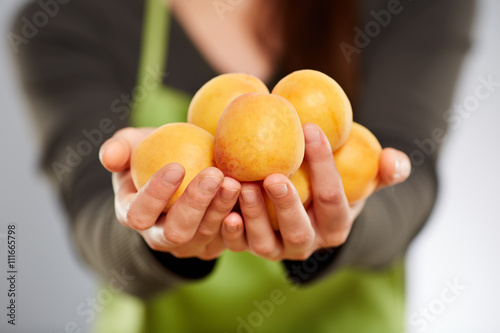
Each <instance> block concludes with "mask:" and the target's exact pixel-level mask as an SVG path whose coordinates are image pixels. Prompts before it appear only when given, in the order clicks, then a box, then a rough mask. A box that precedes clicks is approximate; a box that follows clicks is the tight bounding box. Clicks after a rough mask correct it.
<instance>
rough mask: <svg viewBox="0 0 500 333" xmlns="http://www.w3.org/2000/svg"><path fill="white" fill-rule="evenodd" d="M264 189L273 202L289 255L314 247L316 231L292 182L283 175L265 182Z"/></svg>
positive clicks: (271, 177)
mask: <svg viewBox="0 0 500 333" xmlns="http://www.w3.org/2000/svg"><path fill="white" fill-rule="evenodd" d="M263 185H264V189H265V190H266V192H267V194H268V196H269V198H270V199H271V201H272V202H273V206H274V210H275V212H276V217H277V219H278V224H279V228H280V233H281V237H282V239H283V244H284V245H285V250H286V251H287V253H291V254H295V253H304V251H305V250H308V249H310V248H311V247H312V244H313V242H314V229H313V227H312V225H311V222H310V220H309V217H308V216H307V213H306V211H305V209H304V205H303V204H302V202H301V201H300V198H299V195H298V193H297V190H296V189H295V187H294V186H293V184H292V182H291V181H290V180H289V179H288V177H286V176H285V175H282V174H273V175H270V176H268V177H267V178H266V179H265V180H264V184H263Z"/></svg>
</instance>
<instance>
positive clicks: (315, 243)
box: [222, 124, 411, 260]
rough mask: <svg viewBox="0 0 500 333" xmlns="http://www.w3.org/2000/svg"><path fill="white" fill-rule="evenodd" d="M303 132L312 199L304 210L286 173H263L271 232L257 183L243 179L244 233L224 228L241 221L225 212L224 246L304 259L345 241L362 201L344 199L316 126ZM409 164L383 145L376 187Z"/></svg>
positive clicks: (400, 177)
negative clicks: (272, 213) (271, 215)
mask: <svg viewBox="0 0 500 333" xmlns="http://www.w3.org/2000/svg"><path fill="white" fill-rule="evenodd" d="M304 135H305V139H306V156H305V158H306V161H307V163H308V165H309V170H310V178H311V179H310V181H311V187H312V195H313V201H312V204H311V205H310V206H309V208H308V209H307V211H306V210H305V209H304V207H303V205H302V203H301V202H300V199H299V197H298V194H297V191H296V189H295V187H294V186H293V184H292V182H291V181H290V180H289V179H288V178H287V177H286V176H284V175H281V174H273V175H270V176H268V177H267V178H266V179H265V180H264V184H263V185H264V188H265V191H266V192H267V194H268V195H269V197H270V198H271V200H272V202H273V204H274V207H275V210H276V216H277V218H278V223H279V228H280V231H279V233H276V232H275V231H274V230H273V229H272V228H271V223H270V222H269V218H268V215H267V210H266V207H265V204H264V199H263V197H262V194H261V191H260V188H259V186H258V185H257V184H255V183H243V184H242V189H241V194H240V200H239V202H240V208H241V213H242V217H243V220H244V227H245V232H246V237H245V235H244V234H243V232H241V231H240V232H235V233H230V232H229V229H231V228H233V229H234V227H233V226H234V225H239V224H240V223H241V220H242V217H241V216H240V215H238V214H236V213H231V215H229V216H228V217H226V219H225V220H224V227H223V229H222V232H223V234H224V241H225V243H226V246H227V247H228V248H229V249H231V250H233V251H242V250H247V249H248V250H250V251H251V252H252V253H254V254H256V255H258V256H261V257H264V258H267V259H270V260H283V259H292V260H305V259H307V258H308V257H310V256H311V254H312V253H313V252H314V251H316V250H318V249H320V248H327V247H337V246H339V245H342V244H343V243H344V242H345V241H346V239H347V237H348V235H349V232H350V230H351V227H352V224H353V222H354V220H355V219H356V217H357V216H358V215H359V213H360V212H361V210H362V208H363V206H364V202H365V201H364V200H362V201H359V202H356V203H352V204H349V203H348V202H347V198H346V196H345V194H344V190H343V187H342V180H341V178H340V175H339V173H338V171H337V169H336V167H335V163H334V159H333V154H332V150H331V148H330V145H329V143H328V140H327V138H326V136H325V135H324V133H323V131H322V130H321V129H320V128H319V126H317V125H314V124H306V125H304ZM410 169H411V165H410V160H409V158H408V157H407V156H406V154H404V153H402V152H400V151H398V150H395V149H392V148H386V149H384V150H383V151H382V154H381V157H380V171H379V178H380V184H379V187H378V189H380V188H383V187H386V186H391V185H394V184H397V183H400V182H403V181H404V180H406V178H408V176H409V174H410ZM231 236H232V237H231Z"/></svg>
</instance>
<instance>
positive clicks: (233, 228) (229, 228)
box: [226, 224, 238, 232]
mask: <svg viewBox="0 0 500 333" xmlns="http://www.w3.org/2000/svg"><path fill="white" fill-rule="evenodd" d="M226 230H227V231H228V232H236V231H237V230H238V225H235V224H226Z"/></svg>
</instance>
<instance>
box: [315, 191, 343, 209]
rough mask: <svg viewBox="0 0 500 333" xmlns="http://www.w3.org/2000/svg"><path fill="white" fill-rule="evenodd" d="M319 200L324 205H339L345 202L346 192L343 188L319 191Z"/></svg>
mask: <svg viewBox="0 0 500 333" xmlns="http://www.w3.org/2000/svg"><path fill="white" fill-rule="evenodd" d="M317 200H318V201H319V202H320V203H321V204H324V205H334V206H336V205H339V204H341V203H342V202H343V200H344V192H343V190H342V188H338V187H331V188H326V189H323V190H321V191H319V193H318V195H317Z"/></svg>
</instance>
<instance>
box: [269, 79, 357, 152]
mask: <svg viewBox="0 0 500 333" xmlns="http://www.w3.org/2000/svg"><path fill="white" fill-rule="evenodd" d="M272 93H273V94H276V95H279V96H282V97H284V98H286V99H287V100H289V101H290V103H292V105H293V106H294V107H295V109H296V110H297V113H298V114H299V117H300V121H301V123H302V125H303V124H306V123H315V124H317V125H319V126H320V127H321V129H322V130H323V132H325V134H326V137H327V138H328V141H329V142H330V145H331V147H332V151H335V150H337V149H338V148H339V147H340V146H341V145H342V144H344V142H345V141H346V140H347V137H348V136H349V132H350V130H351V125H352V108H351V103H350V102H349V99H348V98H347V95H346V94H345V92H344V90H342V88H341V87H340V85H339V84H338V83H337V82H335V80H333V79H332V78H331V77H329V76H328V75H326V74H323V73H321V72H318V71H315V70H310V69H304V70H299V71H296V72H293V73H291V74H289V75H287V76H285V77H284V78H283V79H281V80H280V81H279V82H278V84H277V85H276V86H275V87H274V89H273V91H272Z"/></svg>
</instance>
